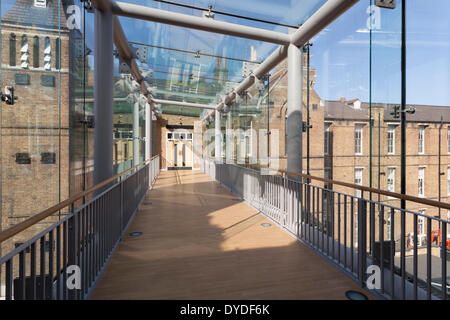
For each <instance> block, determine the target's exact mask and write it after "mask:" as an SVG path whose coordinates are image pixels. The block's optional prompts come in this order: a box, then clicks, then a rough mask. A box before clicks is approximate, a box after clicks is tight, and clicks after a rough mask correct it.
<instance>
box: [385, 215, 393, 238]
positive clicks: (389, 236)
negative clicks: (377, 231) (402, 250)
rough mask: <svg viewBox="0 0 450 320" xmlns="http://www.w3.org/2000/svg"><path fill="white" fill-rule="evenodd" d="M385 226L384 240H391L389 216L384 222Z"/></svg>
mask: <svg viewBox="0 0 450 320" xmlns="http://www.w3.org/2000/svg"><path fill="white" fill-rule="evenodd" d="M386 225H387V233H386V237H385V238H386V240H391V232H392V225H391V215H390V214H389V215H388V217H387V220H386Z"/></svg>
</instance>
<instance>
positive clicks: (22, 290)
mask: <svg viewBox="0 0 450 320" xmlns="http://www.w3.org/2000/svg"><path fill="white" fill-rule="evenodd" d="M19 288H20V290H19V292H20V295H19V296H18V297H16V295H14V299H15V300H25V299H26V295H25V291H26V287H25V249H24V250H22V251H20V253H19Z"/></svg>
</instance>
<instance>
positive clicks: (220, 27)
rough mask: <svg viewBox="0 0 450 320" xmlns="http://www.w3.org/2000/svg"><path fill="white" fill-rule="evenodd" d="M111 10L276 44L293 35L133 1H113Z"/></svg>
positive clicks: (138, 17) (148, 19)
mask: <svg viewBox="0 0 450 320" xmlns="http://www.w3.org/2000/svg"><path fill="white" fill-rule="evenodd" d="M111 10H112V12H113V13H114V14H116V15H119V16H124V17H129V18H135V19H141V20H146V21H153V22H158V23H164V24H169V25H174V26H179V27H185V28H191V29H196V30H202V31H207V32H214V33H218V34H225V35H230V36H235V37H241V38H247V39H253V40H258V41H265V42H270V43H276V44H289V43H290V42H291V37H290V36H289V35H288V34H285V33H281V32H275V31H270V30H265V29H259V28H253V27H247V26H242V25H237V24H233V23H228V22H223V21H217V20H213V19H205V18H200V17H194V16H190V15H186V14H181V13H175V12H170V11H166V10H160V9H154V8H150V7H146V6H140V5H135V4H131V3H124V2H118V1H111Z"/></svg>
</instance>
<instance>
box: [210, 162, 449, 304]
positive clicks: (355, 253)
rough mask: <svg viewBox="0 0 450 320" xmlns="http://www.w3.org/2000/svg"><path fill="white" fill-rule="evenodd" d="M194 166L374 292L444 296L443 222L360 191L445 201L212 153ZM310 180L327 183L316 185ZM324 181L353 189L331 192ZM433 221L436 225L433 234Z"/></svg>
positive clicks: (445, 254)
mask: <svg viewBox="0 0 450 320" xmlns="http://www.w3.org/2000/svg"><path fill="white" fill-rule="evenodd" d="M201 169H202V170H203V171H204V172H205V173H206V174H208V175H209V176H210V177H212V178H213V179H215V180H216V181H217V182H219V183H221V184H222V185H223V186H224V187H225V188H227V189H228V190H230V191H231V192H232V193H234V194H235V195H236V196H238V197H240V198H242V199H243V200H244V201H245V202H247V203H248V204H249V205H251V206H252V207H254V208H255V209H256V210H258V211H260V212H261V213H262V214H264V215H265V216H267V217H268V218H270V219H271V220H273V221H274V222H275V223H276V224H278V225H279V226H280V227H281V228H282V229H284V230H286V231H287V232H289V233H290V234H291V235H293V236H294V237H296V238H297V239H298V240H299V241H301V242H302V243H304V244H306V245H307V246H309V247H311V248H312V249H314V251H316V252H317V253H318V254H320V255H321V256H323V257H325V258H326V259H327V260H329V261H330V262H332V263H333V264H335V265H336V266H337V267H338V268H339V269H340V270H342V271H343V272H345V273H346V274H347V275H349V276H350V277H352V278H353V279H355V280H356V281H358V282H359V284H360V285H361V286H362V287H368V288H369V289H373V290H374V291H373V292H374V293H376V294H377V295H378V296H380V297H385V298H390V299H448V296H449V289H450V285H449V283H450V281H449V280H450V279H449V277H448V275H449V274H450V272H449V271H450V270H449V265H450V263H448V259H449V257H450V253H449V252H448V251H449V248H450V241H449V240H447V239H448V238H450V237H449V236H448V234H449V232H448V230H449V227H450V226H449V223H450V222H449V221H446V220H443V219H439V218H437V217H431V216H427V215H424V214H421V213H418V212H413V211H410V210H402V209H401V208H398V207H395V206H391V205H387V204H384V203H381V202H376V201H372V200H369V199H366V198H364V193H366V194H369V192H372V193H379V194H384V195H388V196H391V197H396V198H404V199H405V200H408V201H414V202H419V203H422V204H424V205H434V206H435V207H439V208H443V209H447V210H448V209H449V208H450V205H449V204H448V203H440V202H437V201H433V200H429V199H422V198H416V197H413V196H405V195H400V194H396V193H392V192H387V191H382V190H377V189H371V188H368V187H364V186H358V185H353V184H349V183H345V182H339V181H334V180H328V179H323V178H319V177H312V176H307V175H304V174H296V173H291V172H287V171H282V170H280V171H276V172H275V173H274V172H272V173H271V174H268V173H269V172H267V169H264V168H258V167H256V166H248V165H247V166H243V165H235V164H224V163H222V162H216V161H214V160H213V159H203V160H202V163H201ZM264 170H266V172H264ZM312 180H318V181H322V182H325V183H327V184H328V186H327V185H324V187H321V186H315V185H313V184H311V181H312ZM331 185H341V186H343V187H348V188H352V189H353V190H354V191H355V190H359V194H357V195H355V194H348V193H343V192H338V191H336V190H332V189H331V188H330V186H331ZM354 191H353V192H354ZM433 227H435V228H436V227H437V228H439V238H437V237H436V236H435V237H433V236H432V233H433V232H432V228H433ZM407 230H408V231H409V230H410V231H412V232H411V233H410V232H407ZM419 240H421V241H419ZM433 242H435V243H436V244H435V245H433ZM421 244H422V245H421ZM372 275H373V277H372ZM369 282H370V283H369ZM443 288H444V289H443Z"/></svg>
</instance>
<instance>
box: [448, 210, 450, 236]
mask: <svg viewBox="0 0 450 320" xmlns="http://www.w3.org/2000/svg"><path fill="white" fill-rule="evenodd" d="M447 220H448V221H450V210H447ZM447 240H450V223H447Z"/></svg>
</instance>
